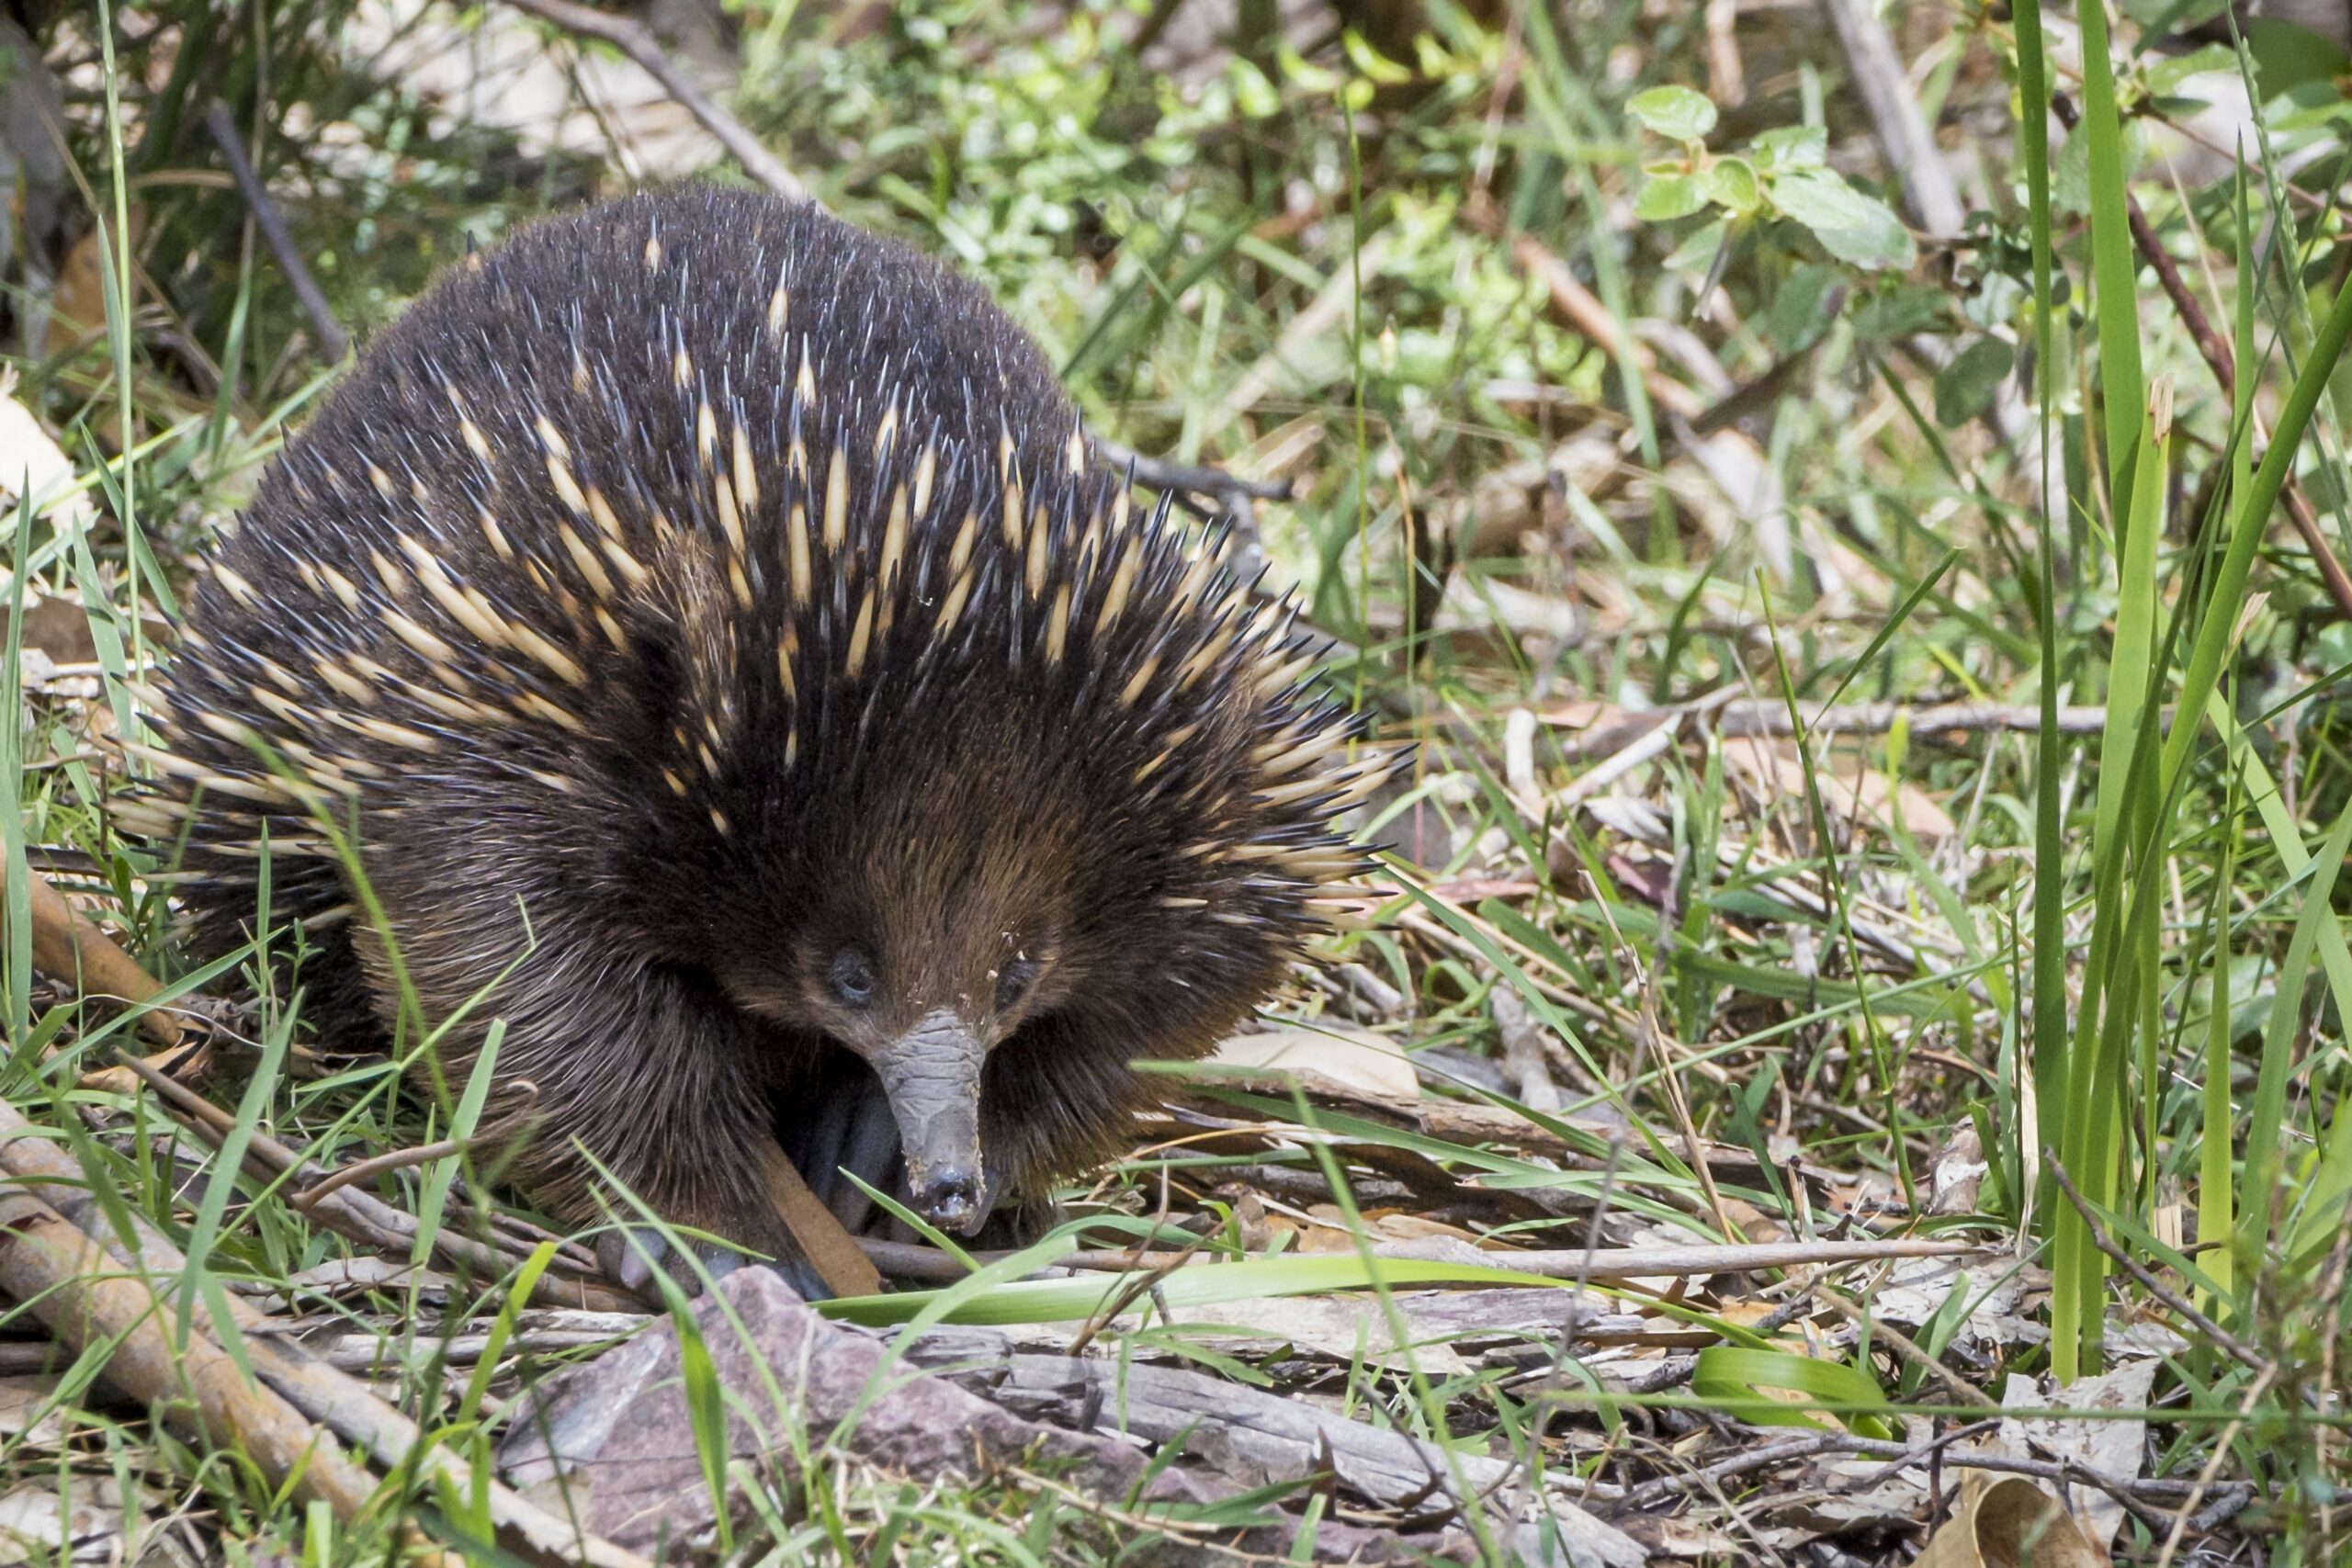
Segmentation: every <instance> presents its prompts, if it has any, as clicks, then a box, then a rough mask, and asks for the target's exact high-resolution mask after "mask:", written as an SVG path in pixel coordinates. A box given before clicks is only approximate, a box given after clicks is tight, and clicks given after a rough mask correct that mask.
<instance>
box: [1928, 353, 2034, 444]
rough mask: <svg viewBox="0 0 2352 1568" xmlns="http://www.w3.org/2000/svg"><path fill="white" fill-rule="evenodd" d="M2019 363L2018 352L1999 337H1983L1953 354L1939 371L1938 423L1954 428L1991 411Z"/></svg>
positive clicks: (1947, 427) (1937, 388)
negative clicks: (2003, 386) (1949, 360)
mask: <svg viewBox="0 0 2352 1568" xmlns="http://www.w3.org/2000/svg"><path fill="white" fill-rule="evenodd" d="M2017 362H2018V356H2017V352H2016V351H2015V350H2014V349H2012V348H2010V347H2009V345H2008V344H2007V343H2005V342H2003V341H2002V340H2001V339H1999V338H1996V337H1980V338H1978V339H1977V340H1976V341H1975V342H1974V343H1972V344H1969V345H1968V346H1967V347H1966V348H1963V349H1962V350H1961V351H1960V352H1959V353H1958V354H1955V355H1952V356H1951V362H1950V363H1949V364H1947V365H1946V366H1945V367H1943V368H1942V369H1941V370H1939V371H1938V372H1936V423H1938V424H1940V425H1942V426H1943V427H1944V428H1945V429H1947V430H1950V429H1953V428H1955V427H1957V426H1959V425H1963V424H1966V423H1968V422H1969V421H1970V420H1972V419H1974V418H1975V417H1976V416H1977V415H1978V414H1980V413H1983V412H1985V410H1986V409H1988V408H1991V407H1992V406H1993V400H1994V399H1995V398H1996V397H1998V396H1999V395H2000V391H2001V383H2002V382H2004V381H2006V380H2007V379H2008V378H2009V372H2010V371H2011V370H2012V369H2014V368H2016V367H2017Z"/></svg>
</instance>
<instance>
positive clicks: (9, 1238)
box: [0, 1112, 377, 1525]
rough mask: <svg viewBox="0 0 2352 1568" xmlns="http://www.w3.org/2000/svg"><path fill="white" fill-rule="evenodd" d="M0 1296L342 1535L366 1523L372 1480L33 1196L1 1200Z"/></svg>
mask: <svg viewBox="0 0 2352 1568" xmlns="http://www.w3.org/2000/svg"><path fill="white" fill-rule="evenodd" d="M12 1114H13V1112H12ZM0 1291H5V1292H7V1294H8V1295H9V1296H11V1297H12V1298H14V1299H15V1300H16V1301H17V1302H18V1303H22V1304H23V1306H24V1308H25V1309H26V1310H27V1311H28V1312H30V1313H31V1314H33V1315H34V1316H35V1317H37V1318H39V1319H40V1321H41V1323H42V1325H45V1326H46V1327H47V1328H48V1329H49V1331H50V1332H51V1334H53V1335H55V1336H56V1337H57V1338H58V1339H59V1340H61V1341H62V1342H63V1343H64V1344H65V1345H66V1346H68V1347H70V1348H72V1349H74V1351H76V1352H80V1351H85V1350H87V1349H89V1348H91V1347H93V1346H106V1347H108V1349H107V1381H108V1382H111V1383H113V1384H114V1386H115V1387H116V1388H117V1389H119V1391H120V1392H121V1393H124V1394H125V1395H127V1396H128V1397H130V1399H132V1400H134V1401H136V1402H138V1403H139V1404H148V1405H153V1406H155V1407H157V1408H159V1409H161V1410H163V1411H164V1412H166V1416H165V1424H166V1425H167V1426H172V1427H175V1428H176V1429H177V1430H178V1431H179V1432H180V1434H181V1435H182V1436H183V1437H194V1438H198V1439H199V1440H201V1441H202V1442H204V1443H206V1444H208V1445H209V1446H211V1447H214V1448H219V1449H224V1450H229V1451H231V1452H236V1453H243V1454H245V1455H248V1456H250V1457H251V1458H252V1460H253V1461H254V1463H255V1464H256V1465H258V1466H259V1467H260V1469H261V1472H262V1473H263V1474H264V1475H266V1476H267V1477H268V1478H269V1483H270V1484H271V1485H273V1486H284V1485H287V1484H288V1483H291V1484H292V1486H293V1488H294V1491H295V1495H297V1496H300V1497H303V1498H306V1499H308V1500H310V1501H311V1502H314V1503H322V1504H324V1505H325V1506H327V1508H328V1510H329V1511H330V1512H331V1513H332V1514H333V1515H334V1517H335V1518H336V1520H337V1521H339V1522H341V1523H343V1524H345V1525H348V1524H351V1523H353V1522H355V1521H356V1520H358V1519H360V1518H362V1517H365V1516H366V1515H367V1514H368V1509H369V1504H370V1502H371V1500H372V1499H373V1498H374V1496H375V1495H376V1491H377V1486H376V1478H375V1477H374V1476H373V1475H371V1474H369V1473H368V1471H367V1470H366V1469H365V1468H364V1467H363V1466H361V1465H359V1464H356V1463H355V1462H354V1461H352V1459H351V1458H350V1456H348V1455H347V1454H345V1452H344V1451H343V1450H342V1448H341V1447H340V1446H339V1445H337V1443H336V1442H335V1441H334V1438H330V1437H328V1436H327V1435H326V1434H324V1433H322V1432H321V1431H319V1430H318V1429H317V1428H316V1427H312V1426H311V1423H310V1422H309V1421H307V1420H305V1419H304V1418H303V1416H302V1415H301V1413H300V1412H299V1411H297V1410H296V1409H294V1408H293V1406H291V1405H290V1404H288V1403H287V1402H286V1401H285V1400H284V1399H282V1398H280V1397H278V1396H277V1394H275V1393H271V1392H270V1391H269V1390H268V1389H266V1388H256V1387H254V1385H253V1384H252V1383H250V1382H246V1380H245V1377H244V1374H243V1372H242V1371H239V1370H238V1367H237V1364H236V1362H235V1361H234V1360H233V1359H231V1357H230V1356H229V1353H228V1352H227V1351H226V1350H223V1349H222V1348H220V1346H219V1345H217V1344H215V1343H214V1342H213V1341H212V1340H211V1339H209V1337H206V1336H205V1335H203V1334H199V1333H191V1334H189V1335H188V1337H187V1342H186V1343H185V1344H184V1345H178V1346H175V1345H174V1343H173V1335H172V1325H173V1324H174V1323H175V1321H176V1314H175V1311H174V1309H173V1307H172V1305H171V1303H169V1302H168V1301H167V1300H166V1299H165V1298H164V1294H163V1293H162V1292H159V1291H158V1290H157V1288H156V1285H155V1283H154V1281H153V1279H152V1278H151V1277H150V1276H149V1275H148V1274H146V1273H144V1272H142V1271H141V1270H140V1269H135V1268H134V1269H124V1268H123V1267H122V1266H121V1265H119V1264H118V1263H117V1262H116V1261H115V1260H114V1259H113V1258H110V1257H108V1256H107V1251H106V1248H104V1247H100V1246H99V1245H98V1244H97V1243H96V1242H95V1241H93V1240H91V1239H90V1237H89V1236H87V1235H85V1234H84V1233H83V1232H82V1231H81V1230H80V1228H78V1227H77V1226H75V1225H74V1224H71V1223H69V1222H68V1221H67V1220H66V1219H65V1217H64V1216H63V1215H62V1214H60V1213H58V1212H57V1211H56V1210H54V1209H52V1208H51V1207H50V1206H49V1205H48V1204H47V1203H45V1202H42V1201H40V1199H38V1198H36V1197H33V1196H31V1195H30V1194H29V1193H28V1192H24V1191H17V1192H10V1193H5V1194H0ZM191 1394H192V1395H193V1396H194V1398H193V1401H192V1402H191V1401H190V1400H189V1398H188V1396H189V1395H191Z"/></svg>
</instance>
